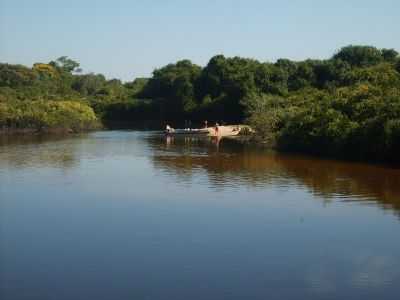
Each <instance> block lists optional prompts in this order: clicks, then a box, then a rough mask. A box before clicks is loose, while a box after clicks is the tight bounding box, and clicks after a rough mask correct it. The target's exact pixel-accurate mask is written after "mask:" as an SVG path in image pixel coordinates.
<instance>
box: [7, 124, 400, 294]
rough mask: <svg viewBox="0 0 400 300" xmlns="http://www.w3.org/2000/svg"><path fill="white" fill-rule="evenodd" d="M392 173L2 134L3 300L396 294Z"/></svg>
mask: <svg viewBox="0 0 400 300" xmlns="http://www.w3.org/2000/svg"><path fill="white" fill-rule="evenodd" d="M399 217H400V170H399V169H394V168H389V167H387V166H386V167H385V166H380V165H368V164H361V163H349V162H340V161H333V160H321V159H315V158H310V157H305V156H294V155H283V154H277V153H274V152H272V151H266V150H260V149H255V148H252V147H249V146H243V145H240V144H238V143H236V142H233V141H230V140H221V141H213V140H208V139H207V138H203V139H198V138H188V137H186V138H174V139H171V138H169V139H166V138H165V137H164V136H162V135H160V134H157V133H154V132H139V131H105V132H94V133H89V134H84V135H78V136H70V137H63V138H60V137H52V138H49V137H19V138H15V137H14V138H5V137H3V138H2V139H1V140H0V298H1V299H2V300H8V299H12V300H14V299H18V300H19V299H41V300H46V299H97V300H99V299H208V300H209V299H364V300H365V299H397V298H398V295H399V292H400V238H399V237H400V218H399Z"/></svg>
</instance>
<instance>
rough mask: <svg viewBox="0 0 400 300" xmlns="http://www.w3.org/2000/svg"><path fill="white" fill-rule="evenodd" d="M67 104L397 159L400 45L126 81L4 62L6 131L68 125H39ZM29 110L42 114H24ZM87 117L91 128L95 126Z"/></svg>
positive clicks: (226, 61) (168, 70) (62, 64)
mask: <svg viewBox="0 0 400 300" xmlns="http://www.w3.org/2000/svg"><path fill="white" fill-rule="evenodd" d="M63 101H67V102H68V103H69V102H78V103H80V108H82V107H85V108H86V109H87V110H88V111H92V112H93V114H95V118H96V120H99V121H102V122H103V123H109V122H116V121H118V122H143V121H148V120H155V121H158V122H159V124H162V123H163V122H164V123H165V122H168V123H172V124H174V122H175V123H180V122H182V121H183V120H192V122H193V124H194V123H196V122H198V123H201V122H203V120H208V121H209V123H210V124H211V123H212V122H215V121H224V122H247V123H249V124H250V125H252V126H253V127H254V129H255V130H256V131H257V137H258V139H259V140H262V141H268V142H269V143H273V144H274V145H276V146H277V147H279V148H281V149H287V150H295V151H304V152H311V153H316V154H324V155H334V156H345V157H351V158H357V159H373V160H386V161H397V162H398V161H399V158H398V153H400V58H399V55H398V53H397V52H396V51H395V50H393V49H377V48H375V47H372V46H352V45H350V46H347V47H344V48H342V49H340V50H339V51H338V52H337V53H335V54H334V55H333V56H332V57H331V58H330V59H325V60H313V59H308V60H305V61H292V60H289V59H279V60H277V61H276V62H274V63H269V62H259V61H257V60H254V59H247V58H241V57H233V58H227V57H224V56H223V55H217V56H214V57H212V58H211V59H210V61H209V62H208V64H207V65H206V66H205V67H200V66H198V65H195V64H193V63H192V62H190V61H189V60H181V61H178V62H176V63H174V64H169V65H167V66H164V67H162V68H160V69H156V70H155V71H154V72H153V75H152V77H151V78H139V79H135V80H133V81H131V82H125V83H123V82H121V81H120V80H117V79H112V80H107V79H106V78H105V77H104V76H103V75H101V74H82V72H81V69H79V63H77V62H75V61H73V60H71V59H69V58H68V57H61V58H59V59H57V60H55V61H52V62H49V63H37V64H34V66H33V67H32V68H27V67H24V66H20V65H9V64H0V126H3V127H10V126H16V127H18V126H19V127H23V126H27V124H29V126H37V127H43V126H54V125H53V124H57V126H60V124H62V123H63V122H64V121H63V120H61V119H60V122H55V121H52V122H48V123H46V122H44V123H43V122H40V121H39V120H41V119H42V116H44V115H43V113H42V110H44V111H46V112H48V111H49V108H46V107H45V106H46V104H44V103H47V102H49V103H51V105H55V104H54V103H57V102H63ZM21 107H24V108H21ZM27 107H32V109H31V112H30V115H35V117H34V118H33V117H28V116H26V115H24V113H23V112H24V111H29V109H27ZM33 107H36V109H33ZM52 109H53V108H52ZM74 109H75V108H74ZM41 113H42V115H41ZM78 115H79V116H80V114H79V113H78ZM81 117H82V118H83V119H84V118H85V117H83V116H81ZM86 117H88V118H89V119H90V120H92V121H88V122H87V123H85V124H86V125H85V126H88V124H90V123H91V122H94V119H93V117H92V115H91V116H90V117H89V115H88V114H86ZM43 118H44V117H43ZM52 118H55V119H57V118H61V116H60V117H57V116H53V117H52ZM74 118H75V117H74ZM28 120H29V121H28ZM43 124H45V125H43ZM77 124H78V125H76V127H79V126H80V125H79V124H81V123H80V122H77ZM68 126H71V125H70V124H69V125H68Z"/></svg>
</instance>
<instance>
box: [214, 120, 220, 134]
mask: <svg viewBox="0 0 400 300" xmlns="http://www.w3.org/2000/svg"><path fill="white" fill-rule="evenodd" d="M218 126H219V124H218V123H215V128H214V129H215V135H218Z"/></svg>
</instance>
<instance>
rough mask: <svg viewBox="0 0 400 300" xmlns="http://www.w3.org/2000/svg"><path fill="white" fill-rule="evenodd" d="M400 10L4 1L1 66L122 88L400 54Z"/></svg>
mask: <svg viewBox="0 0 400 300" xmlns="http://www.w3.org/2000/svg"><path fill="white" fill-rule="evenodd" d="M399 37H400V1H399V0H380V1H376V0H335V1H325V0H291V1H288V0H275V1H269V0H237V1H235V0H231V1H229V0H198V1H194V0H186V1H184V0H107V1H103V0H63V1H58V0H0V62H6V63H12V64H23V65H27V66H32V64H33V63H35V62H49V61H51V60H54V59H56V58H58V57H60V56H64V55H65V56H68V57H70V58H72V59H74V60H76V61H78V62H79V63H80V64H81V67H82V69H83V71H84V72H94V73H103V74H105V75H106V77H107V78H119V79H122V80H124V81H127V80H133V79H134V78H136V77H147V76H150V75H151V73H152V71H153V70H154V69H155V68H160V67H162V66H164V65H166V64H169V63H174V62H176V61H178V60H181V59H190V60H191V61H192V62H194V63H196V64H199V65H201V66H204V65H206V64H207V62H208V61H209V59H210V58H211V57H213V56H214V55H217V54H223V55H225V56H242V57H248V58H255V59H258V60H260V61H271V62H273V61H275V60H276V59H278V58H289V59H292V60H303V59H306V58H320V59H323V58H329V57H330V56H332V55H333V54H334V53H335V52H336V51H338V49H340V48H341V47H343V46H346V45H350V44H353V45H355V44H356V45H373V46H376V47H378V48H394V49H396V50H397V51H399V52H400V38H399Z"/></svg>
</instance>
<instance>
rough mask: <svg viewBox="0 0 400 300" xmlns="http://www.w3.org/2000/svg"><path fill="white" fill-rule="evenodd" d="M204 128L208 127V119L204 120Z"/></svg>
mask: <svg viewBox="0 0 400 300" xmlns="http://www.w3.org/2000/svg"><path fill="white" fill-rule="evenodd" d="M204 128H208V121H207V120H205V121H204Z"/></svg>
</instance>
